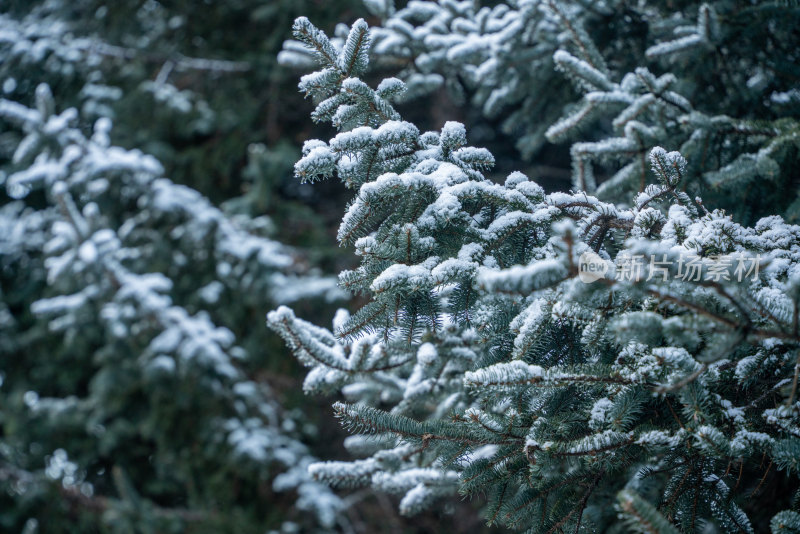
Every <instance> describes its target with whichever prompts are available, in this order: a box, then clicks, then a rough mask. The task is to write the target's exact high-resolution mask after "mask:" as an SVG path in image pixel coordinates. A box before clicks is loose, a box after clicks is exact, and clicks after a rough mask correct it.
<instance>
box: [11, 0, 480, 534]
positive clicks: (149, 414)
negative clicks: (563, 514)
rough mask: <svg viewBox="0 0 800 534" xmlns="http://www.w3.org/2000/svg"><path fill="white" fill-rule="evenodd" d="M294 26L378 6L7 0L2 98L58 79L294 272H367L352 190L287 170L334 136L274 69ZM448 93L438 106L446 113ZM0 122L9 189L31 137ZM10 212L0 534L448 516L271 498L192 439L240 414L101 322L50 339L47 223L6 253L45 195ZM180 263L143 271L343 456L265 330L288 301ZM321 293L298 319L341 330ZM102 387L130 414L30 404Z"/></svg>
mask: <svg viewBox="0 0 800 534" xmlns="http://www.w3.org/2000/svg"><path fill="white" fill-rule="evenodd" d="M300 15H306V16H309V17H312V18H313V19H314V21H315V22H316V23H317V24H319V25H320V26H321V27H323V28H325V29H326V30H329V31H331V30H332V29H333V28H334V26H335V25H336V23H338V22H341V21H350V20H353V19H355V18H357V17H358V16H363V15H365V13H364V9H363V7H362V6H361V2H359V1H356V0H342V1H336V2H328V1H325V0H228V1H225V2H214V1H210V0H204V1H195V0H183V1H181V0H178V1H169V0H164V1H161V2H156V1H154V0H143V1H136V0H126V1H115V2H107V1H99V0H43V1H32V0H9V1H6V2H3V4H2V7H0V17H2V19H1V20H0V25H1V28H0V84H1V85H2V97H3V98H5V99H8V100H10V101H16V102H20V103H22V104H25V105H27V106H30V107H33V106H34V104H35V97H34V94H35V92H36V87H37V86H38V85H39V84H40V83H47V84H48V85H49V86H50V88H51V90H52V93H53V95H54V97H55V101H56V105H57V111H61V110H63V109H66V108H68V107H75V108H77V109H78V110H79V111H80V119H79V121H80V127H81V128H82V129H83V130H84V131H86V132H90V131H91V128H92V125H93V123H94V121H95V120H96V119H98V118H101V117H108V118H110V119H111V120H112V121H113V124H114V127H113V129H112V130H111V144H112V145H119V146H122V147H125V148H128V149H138V150H141V151H142V152H144V153H145V154H150V155H153V156H155V157H156V158H157V159H158V160H159V161H160V162H161V164H162V165H163V167H164V173H163V174H164V176H166V177H169V178H170V179H171V180H173V181H174V182H176V183H178V184H184V185H186V186H189V187H191V188H192V189H194V190H197V191H198V192H200V193H201V194H202V195H204V196H205V197H206V198H208V199H209V200H210V201H211V203H212V204H213V205H214V206H217V207H220V208H222V209H223V211H224V212H225V214H226V215H227V216H228V217H230V218H231V220H236V221H239V222H240V223H241V224H242V226H243V227H246V228H247V230H248V231H249V232H251V233H253V234H255V235H260V236H265V237H269V238H270V239H275V240H278V241H280V242H281V243H283V244H285V245H288V246H290V247H292V248H291V254H292V258H293V261H294V265H293V266H292V268H291V271H292V272H293V273H312V274H313V273H336V272H338V271H340V270H342V269H343V268H346V267H349V266H351V265H352V262H353V261H354V259H353V258H351V254H350V253H349V251H345V250H342V249H339V248H338V247H337V246H336V241H335V232H336V227H337V225H338V221H339V219H340V216H341V213H342V210H343V208H344V206H345V203H346V196H345V195H344V191H343V188H342V187H341V186H340V185H339V184H338V183H335V182H333V181H331V182H329V183H325V184H319V185H317V186H315V187H314V189H313V192H312V190H311V187H310V186H308V185H302V184H299V183H298V182H297V181H296V180H295V179H294V178H293V177H292V165H293V163H294V162H295V161H296V160H297V158H298V156H299V153H300V151H299V147H300V146H301V145H302V141H303V140H305V139H308V138H313V137H324V136H326V134H327V133H326V132H324V131H314V129H315V128H316V129H320V130H323V127H320V126H314V125H312V124H311V123H310V122H309V121H308V120H307V116H308V113H309V110H310V109H311V104H310V103H307V102H304V101H303V97H302V95H301V94H300V93H299V92H298V90H297V79H298V73H297V72H294V71H291V70H289V69H286V68H283V67H281V66H279V65H278V64H277V60H276V56H277V53H278V51H279V50H280V48H281V45H282V43H283V41H284V40H286V39H288V38H289V37H290V32H291V24H292V21H293V20H294V18H295V17H297V16H300ZM440 100H441V102H439V104H441V105H440V106H438V107H437V106H435V104H436V102H437V101H436V99H435V98H434V99H432V102H433V104H434V105H433V106H432V107H436V108H437V109H439V110H441V109H442V105H445V104H443V102H444V100H442V99H440ZM445 109H446V108H445ZM416 113H417V114H419V115H420V116H427V115H426V111H425V110H418V111H417V112H416ZM437 116H438V115H437V114H431V118H430V121H431V122H436V121H437V118H436V117H437ZM423 122H424V121H423ZM1 126H2V128H1V129H0V168H2V169H4V170H2V171H0V172H2V176H3V178H5V175H6V174H7V173H10V172H11V171H12V170H13V162H12V157H13V156H12V155H13V152H14V150H15V147H16V146H17V145H18V144H19V142H20V139H21V137H20V134H19V132H18V131H16V130H15V129H14V128H11V127H10V126H9V125H8V124H5V123H2V124H1ZM15 202H16V201H15V199H14V198H12V197H10V196H9V195H8V193H7V192H6V191H3V192H0V209H6V210H7V214H6V215H8V214H9V213H11V214H12V215H10V216H9V217H8V218H7V220H6V223H7V224H6V225H5V226H4V228H3V229H2V230H0V231H2V232H7V235H3V236H0V300H3V301H4V302H3V304H4V310H0V311H6V312H7V313H10V315H11V319H9V320H7V321H6V324H4V326H3V327H2V328H0V532H25V533H26V534H32V533H33V532H42V533H57V532H73V533H90V532H120V533H122V532H125V533H128V532H131V533H133V532H148V533H149V532H153V533H155V532H159V533H160V532H209V533H210V532H237V533H249V532H269V531H282V532H292V531H298V532H300V531H303V532H305V531H308V532H316V531H328V530H336V531H350V532H377V531H382V532H438V531H440V525H441V519H440V518H439V515H438V513H430V514H427V515H424V516H421V517H417V518H414V519H413V520H409V519H405V518H400V517H399V516H397V514H396V512H395V510H396V506H395V504H396V503H391V502H389V500H388V499H387V498H386V497H384V496H376V495H372V494H369V493H361V494H354V495H351V496H350V497H349V499H350V501H351V502H352V506H350V507H349V508H348V510H347V512H346V516H347V517H346V518H344V519H343V520H339V521H337V522H336V524H335V525H333V526H325V525H320V524H319V523H318V522H315V521H314V520H313V519H309V517H307V514H305V513H304V512H303V511H301V510H298V509H297V508H296V506H295V498H296V496H293V494H292V492H291V491H289V492H286V493H281V492H276V491H274V488H273V486H272V484H271V481H272V480H273V479H274V477H275V474H276V473H275V471H274V469H272V468H271V467H270V468H260V467H254V466H252V465H250V464H246V463H245V464H244V465H237V466H235V467H231V465H229V464H227V463H226V462H224V461H222V460H221V459H218V458H217V457H216V456H215V455H216V454H219V452H218V450H217V449H215V448H213V447H210V446H208V445H207V443H206V442H204V441H203V440H204V439H206V438H207V436H200V435H197V433H196V432H195V430H196V429H197V428H199V427H200V424H199V423H200V421H201V420H204V419H211V418H214V417H221V416H224V415H225V413H227V412H226V411H225V410H227V409H228V408H226V407H225V406H224V405H222V404H220V403H219V401H218V400H216V399H212V398H206V397H204V394H203V392H202V390H201V389H199V388H196V387H195V385H194V384H193V382H192V380H193V378H192V377H191V376H189V377H188V378H186V377H184V380H182V381H181V380H165V381H163V382H161V383H158V384H157V385H156V386H154V385H153V384H152V383H146V384H145V383H143V381H146V380H145V379H146V377H143V375H141V371H140V370H138V369H137V368H136V365H135V364H134V362H135V361H136V359H137V357H138V352H137V351H142V350H144V348H143V347H144V345H142V342H141V341H142V340H138V341H137V340H130V342H129V343H125V344H120V343H116V344H114V343H111V344H109V342H108V340H107V339H105V334H104V332H103V330H102V328H100V327H98V328H97V329H96V330H95V329H92V328H89V329H85V330H83V331H81V332H80V335H78V336H72V337H71V338H69V339H68V340H67V341H65V340H64V339H63V338H62V337H60V336H59V335H58V334H57V333H54V332H51V331H49V330H48V326H47V322H46V321H42V320H41V318H38V317H36V316H35V315H34V314H32V313H31V311H30V306H31V303H32V302H34V301H36V300H37V299H40V298H42V297H43V296H48V291H49V288H48V284H47V282H46V279H45V276H46V272H45V269H44V267H43V266H44V265H45V260H44V254H42V248H43V246H44V242H40V241H39V236H40V233H41V234H44V235H46V234H47V233H48V228H46V226H47V225H48V224H49V223H48V222H47V219H46V218H43V219H42V226H43V227H41V228H32V227H31V226H30V220H32V219H31V218H26V219H25V221H26V222H25V223H24V232H31V234H30V239H27V242H26V238H25V237H23V238H21V239H19V240H18V241H17V242H16V245H14V246H19V247H21V249H24V254H16V255H15V254H12V253H11V252H10V251H11V247H12V245H11V244H9V243H10V242H11V238H10V235H11V232H12V230H13V226H14V225H13V223H14V218H15V217H17V216H18V215H19V217H21V216H22V215H21V214H23V213H29V211H25V210H31V209H34V210H35V209H42V210H44V209H45V208H47V202H48V199H47V198H46V196H45V195H44V194H42V193H40V192H36V191H34V192H32V193H31V194H30V195H29V196H28V197H27V198H26V199H25V207H24V209H23V211H15V210H17V208H16V207H15V206H16V204H14V203H15ZM117 208H118V209H120V210H121V211H120V212H121V213H122V212H125V213H136V209H137V207H136V205H135V203H134V205H128V206H117ZM20 209H22V208H20ZM120 220H122V218H120ZM20 221H22V219H21V218H20ZM164 224H165V225H162V226H157V225H154V227H153V231H155V232H167V231H168V230H169V228H171V226H170V224H172V223H169V222H167V223H164ZM17 230H18V228H17ZM34 230H35V233H34ZM15 231H16V230H15ZM4 239H6V240H7V241H4ZM3 246H5V247H8V248H7V249H3V248H2V247H3ZM175 252H176V251H169V253H167V254H153V256H152V257H148V261H149V262H150V263H149V264H148V265H147V270H149V271H158V272H162V273H165V274H166V275H168V276H169V277H170V279H171V280H172V282H173V288H172V290H171V294H170V296H171V297H172V299H173V301H174V302H176V303H180V304H181V305H182V306H184V307H185V308H186V310H187V311H188V312H190V313H195V312H198V311H205V312H207V313H209V314H210V316H211V317H212V319H213V320H214V321H215V324H218V325H221V326H224V327H225V328H228V329H230V330H231V331H232V332H233V334H234V335H235V338H236V343H237V345H238V346H240V347H241V348H242V349H244V351H245V352H246V354H247V359H246V360H245V361H244V362H243V363H242V368H243V371H244V372H245V373H246V376H247V377H248V378H249V379H251V380H253V381H254V382H255V383H258V384H265V385H266V386H268V388H269V390H270V391H271V392H273V393H274V395H275V397H276V399H277V402H278V403H279V405H280V406H281V407H282V408H281V415H280V417H281V420H282V421H283V423H282V425H283V427H284V429H285V431H286V434H287V435H288V436H290V437H291V439H297V440H300V441H301V442H302V443H304V444H305V445H307V446H308V447H309V448H310V451H311V453H313V454H315V455H317V456H322V457H326V458H333V457H337V456H338V457H342V458H344V457H345V455H346V453H345V452H344V450H343V449H342V448H341V445H340V444H341V441H342V437H343V434H342V433H341V431H340V429H339V427H338V425H337V423H336V422H335V421H334V420H333V419H332V418H331V417H330V409H329V407H328V406H329V402H327V401H325V400H321V399H315V398H310V397H305V396H303V394H302V387H301V378H300V377H301V376H302V373H301V371H300V370H299V369H298V368H297V364H296V362H295V361H294V359H293V358H291V357H290V356H289V355H288V353H287V350H286V349H285V348H284V346H283V344H282V343H281V342H280V341H279V340H278V339H277V337H276V336H274V335H273V334H271V333H270V331H269V330H268V329H266V328H265V327H264V315H265V313H266V312H267V311H268V310H269V309H270V307H272V306H273V305H274V303H275V301H276V300H280V298H279V297H275V296H274V295H267V294H257V292H255V291H254V292H251V293H236V292H235V291H230V292H228V293H226V294H225V296H224V298H223V299H222V300H221V301H219V304H218V305H216V306H207V305H205V308H204V305H203V304H202V303H200V302H199V301H197V298H196V293H197V288H198V287H201V286H205V285H207V284H209V283H210V282H209V281H210V280H213V279H214V275H213V273H214V269H215V267H216V266H215V265H213V262H212V261H211V260H210V259H209V260H208V261H207V262H205V263H189V264H188V265H186V266H183V267H181V268H178V267H176V266H175V265H170V264H169V262H170V258H171V257H172V254H173V253H175ZM184 252H186V254H188V255H189V256H190V257H191V253H190V251H184ZM209 273H210V274H209ZM291 275H292V274H291V273H290V274H289V276H291ZM273 283H274V281H273ZM286 283H287V284H288V283H289V282H286ZM323 286H324V284H323ZM254 287H256V288H259V287H261V286H259V285H257V284H256V285H255V286H254ZM325 287H327V286H325ZM278 289H280V288H278ZM270 291H273V292H275V288H271V289H270ZM317 293H318V295H317V298H310V299H304V300H302V301H300V302H297V303H295V308H296V309H297V310H298V312H299V313H302V314H303V316H305V317H308V318H309V319H311V320H313V321H315V322H317V323H328V322H330V319H331V317H332V316H333V313H334V311H335V309H336V307H337V305H343V303H344V301H342V300H341V298H339V300H336V299H335V298H332V297H331V295H328V297H330V298H325V295H323V293H325V291H322V290H321V291H318V292H317ZM285 298H289V299H290V300H294V299H293V298H292V297H285ZM96 312H97V313H98V317H99V313H100V312H99V310H96ZM9 325H10V326H9ZM99 348H102V349H103V350H100V349H99ZM109 369H111V372H109ZM101 370H102V372H103V373H104V375H103V376H102V377H101V378H102V380H101V379H99V378H98V374H99V373H100V371H101ZM98 383H101V384H103V386H102V387H104V388H106V389H113V388H115V387H119V388H121V389H124V390H125V391H122V392H118V395H117V397H114V396H113V395H108V398H119V399H120V400H119V402H120V404H119V405H114V406H104V407H102V409H99V408H97V407H92V408H91V410H88V409H87V410H84V409H83V408H81V405H80V403H79V402H77V401H76V403H75V406H78V407H77V408H75V409H69V408H68V409H62V408H63V403H62V404H60V405H59V406H62V408H59V409H60V410H61V411H59V412H56V413H55V414H54V412H53V411H49V412H47V411H46V410H45V411H38V412H37V411H36V410H34V409H33V408H32V407H34V406H35V405H37V403H38V402H39V400H38V399H39V398H40V397H41V398H45V397H48V396H52V397H59V396H60V397H63V398H64V399H66V400H67V401H70V402H71V400H75V399H83V398H84V397H85V398H91V395H92V393H91V392H92V391H93V389H97V388H98V387H99V386H98ZM148 388H149V389H148ZM45 412H46V413H45ZM97 413H103V414H105V415H106V416H107V417H111V419H109V420H106V421H103V423H104V424H105V425H106V430H107V431H108V435H107V436H106V437H105V438H104V439H99V438H97V436H93V435H92V433H91V431H90V427H91V424H92V421H91V414H95V415H96V414H97ZM109 414H111V415H109ZM48 418H49V419H48ZM54 418H56V419H57V421H54V420H53V419H54ZM106 430H104V431H106ZM111 435H113V436H116V438H113V439H112V438H111V437H109V436H111ZM211 442H213V440H211ZM204 443H206V445H204ZM204 446H205V447H206V449H205V450H203V449H202V447H204ZM209 447H210V448H209ZM276 469H278V471H280V470H281V469H282V468H276ZM283 469H285V468H283ZM65 477H67V478H66V479H65ZM65 480H68V481H75V480H83V481H86V482H91V484H92V488H93V489H92V490H91V491H89V492H87V491H81V489H80V488H81V486H80V485H75V484H73V483H72V482H70V483H67V482H65ZM446 512H447V513H448V519H447V520H446V521H447V523H448V524H449V525H450V529H451V531H453V532H467V531H469V532H478V531H481V530H482V529H485V528H486V527H484V526H483V522H482V521H481V520H480V518H479V517H478V515H477V513H476V512H475V510H474V506H472V505H471V504H470V503H465V504H464V505H463V506H461V507H458V510H457V512H458V513H456V510H447V511H446Z"/></svg>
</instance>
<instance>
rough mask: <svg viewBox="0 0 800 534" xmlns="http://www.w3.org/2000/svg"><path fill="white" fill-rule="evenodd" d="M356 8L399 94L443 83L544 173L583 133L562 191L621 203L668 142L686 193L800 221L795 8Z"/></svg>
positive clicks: (752, 213) (537, 1)
mask: <svg viewBox="0 0 800 534" xmlns="http://www.w3.org/2000/svg"><path fill="white" fill-rule="evenodd" d="M365 4H366V6H367V7H368V8H369V9H370V11H371V12H372V13H373V14H374V15H375V16H376V17H379V18H380V19H381V20H382V25H381V26H380V27H377V28H374V29H373V32H372V40H373V50H374V52H373V55H374V56H375V59H376V61H377V62H378V63H379V64H380V65H383V66H395V65H403V66H404V68H403V69H402V70H401V71H400V72H399V73H398V77H399V78H401V79H402V80H404V81H405V82H406V84H407V88H408V92H407V97H415V96H417V95H420V94H430V92H431V91H433V90H435V89H437V88H438V87H441V86H444V87H446V88H447V89H448V91H449V93H450V94H451V95H452V96H453V97H454V99H455V100H456V101H458V102H463V101H469V103H470V105H471V106H473V107H474V108H476V109H477V110H479V111H480V112H481V113H482V114H483V115H484V116H485V117H487V118H488V119H490V120H491V121H493V122H490V123H489V124H490V127H491V126H492V125H493V124H495V123H499V128H498V129H499V130H500V132H502V133H503V134H505V135H507V136H510V137H511V138H513V139H515V140H516V146H517V149H518V150H519V152H520V153H521V155H522V156H523V157H525V158H527V159H533V160H534V163H541V164H543V165H535V166H534V169H544V170H541V171H539V170H537V172H539V173H540V174H545V175H547V174H548V172H549V171H548V170H547V169H548V167H547V166H548V164H549V165H552V164H555V165H556V166H560V165H561V161H560V160H559V159H558V158H557V157H555V158H554V156H553V154H554V153H555V154H557V153H558V150H554V147H553V145H552V144H551V143H555V144H563V143H564V142H565V141H580V142H573V143H572V145H571V147H570V153H571V160H572V187H574V188H577V189H581V190H585V191H587V192H589V193H593V194H595V193H596V194H597V195H598V197H599V198H601V199H604V200H608V201H614V202H619V201H620V199H622V198H626V197H629V196H631V195H632V194H634V193H635V192H637V191H641V190H642V189H643V188H644V186H645V184H646V182H647V171H648V166H649V163H648V161H647V155H648V153H649V151H650V149H652V148H653V147H654V146H663V147H665V148H666V149H668V150H679V151H680V152H681V153H682V154H683V155H684V156H685V157H686V158H687V159H688V161H689V167H688V169H687V173H688V177H687V178H688V180H687V182H686V183H685V187H686V188H687V189H688V190H689V192H690V194H691V195H692V196H695V195H702V196H703V198H706V199H707V201H709V202H711V201H713V202H714V204H715V205H718V206H719V207H720V208H725V209H727V210H728V211H729V212H730V213H732V214H734V215H735V216H737V217H738V218H739V219H741V220H743V222H745V223H749V224H752V223H754V222H755V221H756V220H757V219H758V218H759V217H762V216H764V215H770V214H774V213H786V214H787V216H788V217H789V218H790V219H792V220H795V219H797V217H798V211H797V210H798V207H800V203H798V190H797V186H796V180H795V177H796V175H797V172H798V168H797V155H798V146H797V135H798V134H797V132H798V118H799V117H798V109H800V106H798V103H800V95H798V93H797V77H798V75H800V67H798V65H800V57H798V52H797V46H796V45H797V43H798V39H800V36H798V30H797V28H798V27H800V9H798V7H797V6H796V5H795V4H796V3H794V2H780V1H764V2H753V3H742V2H735V1H731V2H715V3H713V4H712V3H703V2H688V1H687V2H683V1H682V2H667V3H665V2H640V3H637V4H635V5H634V4H632V3H631V2H625V1H616V0H613V1H604V2H591V3H590V2H584V1H558V2H556V1H553V0H530V1H528V0H519V1H511V2H488V3H487V4H490V5H489V6H485V7H481V4H482V3H481V2H473V1H472V0H460V1H457V0H454V1H442V2H420V1H410V2H408V3H407V5H406V6H405V7H403V8H402V9H398V8H396V7H395V3H394V2H393V0H376V1H369V2H365ZM296 48H297V47H296V46H292V47H291V50H292V51H294V50H295V49H296ZM295 55H296V52H294V54H286V55H284V60H285V61H287V62H288V61H290V60H291V59H292V58H293V57H294V56H295ZM567 80H569V81H571V82H573V85H574V86H575V88H574V90H570V88H569V87H567V86H565V81H567ZM485 130H486V128H484V129H483V131H485ZM498 148H501V147H498ZM506 153H507V152H504V153H503V154H502V155H503V156H506ZM508 156H509V157H511V158H513V157H514V154H512V153H508ZM723 182H724V183H723Z"/></svg>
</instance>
